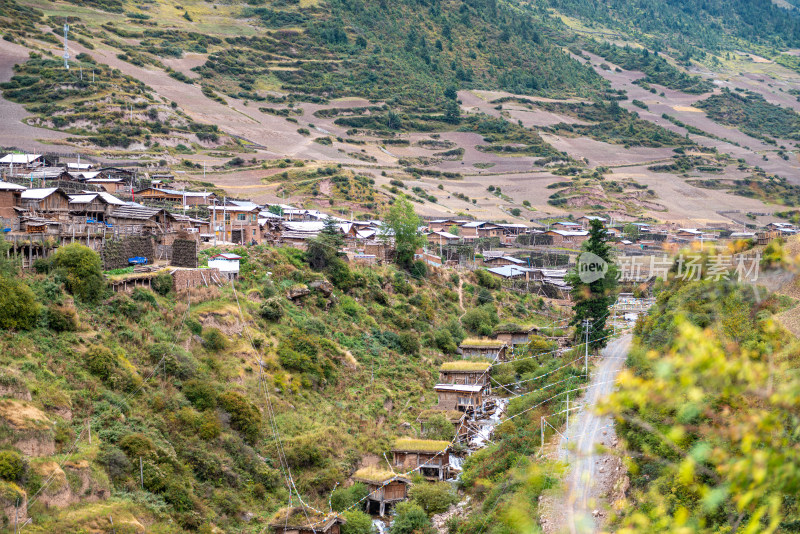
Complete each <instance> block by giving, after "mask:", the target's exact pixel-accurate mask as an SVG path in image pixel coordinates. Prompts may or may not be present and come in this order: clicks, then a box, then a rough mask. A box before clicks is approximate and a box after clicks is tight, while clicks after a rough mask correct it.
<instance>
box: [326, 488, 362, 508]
mask: <svg viewBox="0 0 800 534" xmlns="http://www.w3.org/2000/svg"><path fill="white" fill-rule="evenodd" d="M368 493H369V490H368V489H367V486H365V485H364V484H362V483H361V482H356V483H355V484H353V485H352V486H350V487H348V488H337V489H336V490H335V491H334V492H333V493H331V508H333V509H334V510H335V511H337V512H343V511H345V510H347V509H348V508H352V507H354V506H355V505H356V504H357V503H359V502H360V501H361V500H362V499H363V498H364V497H366V496H367V494H368Z"/></svg>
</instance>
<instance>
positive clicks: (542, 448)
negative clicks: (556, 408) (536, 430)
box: [539, 416, 544, 451]
mask: <svg viewBox="0 0 800 534" xmlns="http://www.w3.org/2000/svg"><path fill="white" fill-rule="evenodd" d="M539 427H540V431H541V434H542V445H541V447H540V449H541V450H542V451H544V416H541V417H540V418H539Z"/></svg>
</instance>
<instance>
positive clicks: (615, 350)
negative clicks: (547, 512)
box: [559, 334, 632, 534]
mask: <svg viewBox="0 0 800 534" xmlns="http://www.w3.org/2000/svg"><path fill="white" fill-rule="evenodd" d="M631 339H632V336H631V334H625V335H623V336H622V337H620V338H618V339H614V340H612V341H611V343H609V344H608V346H607V347H606V348H605V349H603V351H602V352H601V360H600V361H599V362H598V365H597V368H596V370H595V372H594V376H592V381H591V386H590V387H589V389H588V390H587V392H586V396H585V397H584V399H583V400H582V402H583V408H581V409H580V410H579V411H578V414H577V415H575V416H572V417H571V418H570V429H569V432H568V433H567V434H566V438H567V439H565V438H562V439H561V441H560V443H559V456H560V457H561V458H563V459H566V460H567V461H568V462H569V465H570V472H569V474H568V477H567V491H566V502H565V503H564V505H565V512H566V513H565V516H566V517H565V522H566V525H564V526H565V527H566V528H565V529H564V530H565V531H567V532H570V533H571V534H588V533H592V532H596V531H597V529H598V525H597V524H596V521H597V517H596V516H595V514H593V512H594V511H597V512H598V514H597V515H598V516H599V515H604V513H605V512H604V511H602V512H601V510H602V507H601V506H600V505H599V504H598V503H599V500H600V499H601V498H602V497H605V496H606V494H607V493H609V492H610V491H611V486H612V485H613V482H614V478H615V473H614V472H613V469H612V465H614V462H613V460H614V458H609V456H608V455H602V454H598V453H597V452H596V449H597V446H598V445H604V446H609V447H610V446H613V445H614V444H615V443H616V434H615V432H614V425H613V421H612V419H611V417H610V416H608V415H598V414H597V413H595V405H596V404H597V402H598V401H599V400H600V399H602V398H604V397H606V396H608V395H609V394H610V393H611V392H612V391H613V390H614V386H615V385H614V382H615V381H616V379H617V376H618V375H619V372H620V371H621V370H622V367H623V366H624V364H625V359H626V357H627V355H628V349H629V348H630V345H631ZM570 444H571V446H570Z"/></svg>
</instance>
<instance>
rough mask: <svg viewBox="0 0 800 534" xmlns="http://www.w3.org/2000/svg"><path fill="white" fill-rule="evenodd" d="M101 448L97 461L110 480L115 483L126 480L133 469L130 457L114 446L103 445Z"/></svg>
mask: <svg viewBox="0 0 800 534" xmlns="http://www.w3.org/2000/svg"><path fill="white" fill-rule="evenodd" d="M100 447H101V448H100V453H99V454H98V455H97V460H98V462H99V463H100V465H102V466H103V468H104V469H105V470H106V473H108V476H109V478H111V480H112V481H114V482H118V481H120V480H122V479H124V478H125V477H126V476H127V474H128V471H129V470H130V468H131V462H130V460H128V457H127V456H126V455H125V453H124V452H122V450H120V449H119V448H118V447H115V446H113V445H109V444H107V443H103V444H102V445H101V446H100Z"/></svg>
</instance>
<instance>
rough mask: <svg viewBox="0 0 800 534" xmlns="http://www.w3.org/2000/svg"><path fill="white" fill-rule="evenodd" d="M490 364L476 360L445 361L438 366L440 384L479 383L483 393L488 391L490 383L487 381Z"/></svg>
mask: <svg viewBox="0 0 800 534" xmlns="http://www.w3.org/2000/svg"><path fill="white" fill-rule="evenodd" d="M491 370H492V364H491V363H489V362H486V361H478V360H459V361H455V362H445V363H443V364H442V366H441V367H439V383H440V384H463V385H475V384H478V385H481V386H483V387H484V391H485V393H489V391H490V389H491V384H490V383H489V373H490V372H491Z"/></svg>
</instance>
